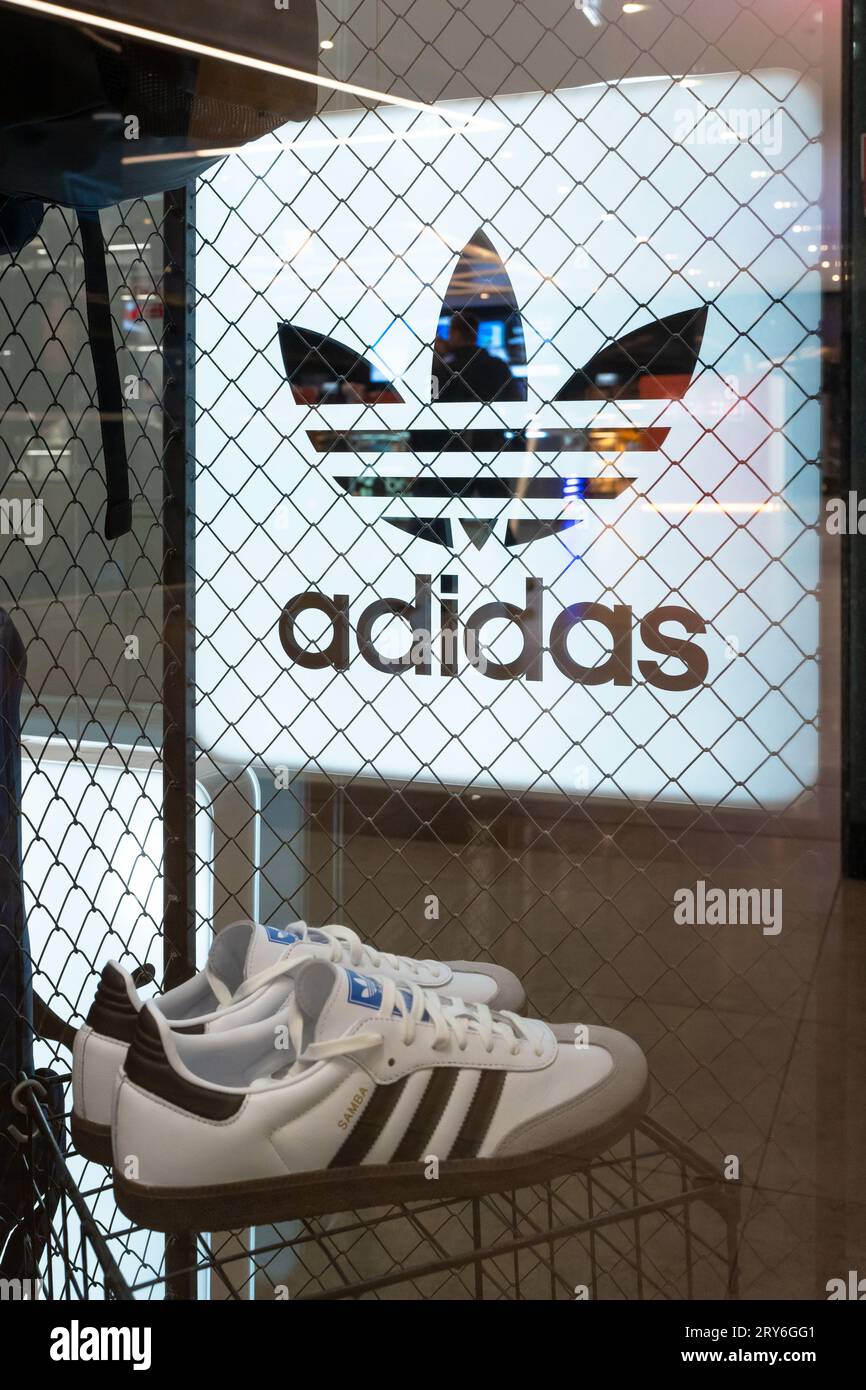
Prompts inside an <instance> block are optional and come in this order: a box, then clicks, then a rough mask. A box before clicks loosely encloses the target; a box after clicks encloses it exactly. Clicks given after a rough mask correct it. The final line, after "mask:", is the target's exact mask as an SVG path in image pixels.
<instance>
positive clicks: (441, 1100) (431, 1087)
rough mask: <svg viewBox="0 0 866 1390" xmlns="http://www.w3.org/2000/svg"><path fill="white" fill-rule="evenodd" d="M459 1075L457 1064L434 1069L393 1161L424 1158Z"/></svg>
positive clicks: (400, 1161) (409, 1161) (403, 1161)
mask: <svg viewBox="0 0 866 1390" xmlns="http://www.w3.org/2000/svg"><path fill="white" fill-rule="evenodd" d="M459 1075H460V1073H459V1071H458V1070H457V1068H456V1067H440V1068H439V1069H438V1071H434V1073H433V1075H432V1076H431V1077H430V1080H429V1081H428V1082H427V1085H426V1087H425V1089H424V1094H423V1095H422V1097H421V1099H420V1101H419V1103H418V1109H417V1110H416V1111H415V1114H414V1115H413V1116H412V1118H411V1120H410V1121H409V1128H408V1129H407V1130H406V1133H405V1134H404V1135H403V1138H402V1139H401V1140H400V1143H399V1144H398V1145H397V1148H396V1150H395V1151H394V1154H393V1156H392V1158H391V1162H392V1163H411V1162H412V1161H413V1160H414V1159H421V1158H424V1156H425V1153H426V1149H427V1145H428V1144H429V1143H430V1140H431V1139H432V1138H433V1132H434V1130H435V1129H436V1126H437V1125H438V1123H439V1121H440V1120H441V1119H442V1116H443V1115H444V1114H445V1107H446V1105H447V1104H448V1102H449V1100H450V1099H451V1092H452V1091H453V1090H454V1087H455V1085H456V1084H457V1077H458V1076H459Z"/></svg>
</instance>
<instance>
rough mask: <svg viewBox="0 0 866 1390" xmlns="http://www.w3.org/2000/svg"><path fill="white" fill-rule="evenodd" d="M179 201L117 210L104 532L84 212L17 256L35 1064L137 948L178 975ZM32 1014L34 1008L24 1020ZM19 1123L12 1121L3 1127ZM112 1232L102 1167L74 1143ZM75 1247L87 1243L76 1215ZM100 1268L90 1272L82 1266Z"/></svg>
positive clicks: (134, 1261)
mask: <svg viewBox="0 0 866 1390" xmlns="http://www.w3.org/2000/svg"><path fill="white" fill-rule="evenodd" d="M163 218H164V213H163V208H162V200H161V199H157V200H153V201H152V202H150V203H145V202H138V203H135V204H133V205H128V206H125V207H124V208H123V209H122V210H117V211H115V212H111V213H106V214H103V231H104V234H105V241H106V247H107V252H106V255H107V263H108V272H109V286H110V293H111V307H112V315H113V319H114V327H115V335H116V338H117V340H118V343H119V352H120V371H121V378H122V381H123V383H124V396H125V403H126V425H127V442H128V447H129V459H130V469H131V473H132V479H133V482H132V492H133V496H134V498H135V499H136V500H135V502H134V529H133V532H132V534H131V535H129V536H127V537H125V538H123V539H122V540H120V541H116V542H113V543H107V542H106V541H105V540H104V538H103V516H104V509H105V481H104V477H103V472H102V459H101V445H100V434H99V418H98V414H97V412H96V409H95V382H94V376H93V366H92V359H91V353H90V347H89V343H88V337H87V320H86V308H85V287H84V273H83V265H82V258H81V250H80V243H79V241H78V238H77V234H76V227H75V219H74V215H73V214H70V213H64V212H63V211H61V210H50V211H49V212H48V214H47V215H46V218H45V222H44V224H43V227H42V231H41V234H40V235H39V236H38V237H37V238H36V239H35V240H34V241H33V242H32V243H31V244H30V245H29V246H27V247H26V248H25V249H24V250H23V251H21V252H20V253H19V254H18V255H17V256H15V257H6V256H3V257H0V353H2V360H0V367H2V371H0V422H2V429H0V449H2V473H3V479H4V482H3V498H4V499H8V500H9V501H10V503H13V504H14V503H15V502H19V503H20V504H21V505H22V507H23V508H24V510H23V512H22V513H21V515H22V516H23V517H24V518H25V523H26V524H25V527H24V529H23V530H22V529H20V528H19V529H18V530H16V529H15V526H14V522H15V520H16V514H15V512H14V510H10V511H9V512H8V513H5V516H6V519H7V521H9V522H10V525H9V526H8V527H4V534H3V537H2V541H0V544H2V555H3V559H2V566H0V573H2V581H0V593H2V597H0V604H2V606H3V607H4V608H5V609H6V610H7V611H8V612H9V614H10V616H11V617H12V619H13V621H14V622H15V625H16V627H17V629H18V631H19V633H20V635H21V638H22V641H23V644H24V647H25V650H26V655H27V679H26V684H25V689H24V693H23V698H22V782H23V800H22V841H23V843H22V851H23V872H24V885H25V906H26V910H27V919H28V929H29V941H30V957H31V958H30V962H29V963H30V965H31V967H32V972H33V987H34V991H35V993H36V995H37V996H38V999H39V1000H41V1001H42V1002H43V1003H44V1004H45V1005H46V1006H47V1007H48V1009H50V1010H51V1011H53V1013H54V1015H55V1019H54V1024H53V1026H52V1024H51V1023H48V1024H47V1025H46V1024H45V1020H44V1019H43V1018H41V1016H40V1009H39V1006H38V1005H37V1028H38V1031H39V1033H40V1034H44V1035H45V1036H42V1037H40V1038H39V1039H38V1040H37V1043H36V1048H35V1058H34V1060H35V1062H36V1065H37V1066H42V1067H53V1068H54V1070H55V1072H58V1073H61V1074H65V1073H67V1072H68V1070H69V1056H68V1053H67V1051H66V1050H65V1048H64V1047H62V1046H59V1045H58V1044H57V1043H56V1042H55V1043H51V1042H49V1041H47V1040H46V1037H47V1036H54V1035H56V1033H57V1025H58V1024H60V1025H63V1024H71V1025H72V1026H73V1027H74V1026H76V1025H77V1024H79V1023H80V1022H82V1021H83V1017H84V1015H85V1014H86V1012H87V1009H88V1007H89V1005H90V1001H91V999H92V995H93V990H94V986H95V980H96V977H97V975H98V972H99V970H100V969H101V968H102V965H103V964H104V962H105V961H106V960H108V959H111V958H115V959H118V960H122V961H124V962H125V963H126V964H127V966H128V967H129V969H131V970H134V971H136V972H138V978H139V979H141V980H142V982H144V981H145V980H146V979H148V978H155V979H156V980H157V981H160V980H161V979H162V978H163V973H164V967H163V957H164V941H163V932H162V927H163V822H162V815H163V778H162V765H161V750H162V740H163V723H164V720H163V705H162V700H163V691H162V679H163V676H162V673H163V594H162V588H161V584H162V574H163V546H164V541H163V520H164V518H163V509H164V480H163V449H164V429H163V409H162V399H163V385H164V382H163V356H162V348H163V333H164V326H165V312H164V309H165V306H164V300H163V280H164V264H165V262H166V255H165V248H164V238H163V231H164V222H163ZM23 1026H24V1024H23V1020H22V1027H23ZM6 1140H7V1137H6V1136H4V1141H6ZM70 1162H71V1163H72V1166H73V1170H74V1172H75V1173H76V1174H77V1176H78V1177H79V1178H80V1180H81V1181H82V1182H83V1184H84V1185H85V1187H86V1188H87V1189H88V1191H89V1193H90V1196H91V1198H92V1200H93V1202H94V1205H95V1210H96V1213H97V1215H98V1217H99V1218H100V1219H101V1220H103V1221H104V1222H105V1224H106V1226H107V1228H108V1229H114V1228H115V1227H116V1226H117V1214H116V1212H115V1211H114V1205H113V1201H112V1199H111V1188H110V1182H109V1183H107V1184H106V1182H105V1174H104V1173H103V1171H102V1170H101V1169H98V1168H95V1167H93V1166H88V1165H84V1164H83V1163H82V1161H81V1160H80V1159H77V1158H75V1157H74V1155H73V1156H71V1157H70ZM70 1228H71V1229H70V1230H69V1232H68V1238H69V1244H68V1248H67V1257H68V1258H69V1259H70V1260H71V1261H72V1265H73V1268H78V1274H79V1278H81V1269H80V1267H79V1266H78V1262H79V1260H80V1257H81V1252H82V1250H83V1246H80V1245H79V1240H78V1234H77V1227H76V1226H75V1222H74V1217H73V1218H72V1219H71V1221H70ZM124 1245H125V1247H126V1249H127V1252H128V1255H127V1258H126V1259H125V1260H122V1261H121V1264H123V1265H124V1266H125V1269H126V1271H127V1273H128V1271H129V1270H130V1269H134V1270H137V1269H138V1267H139V1263H140V1261H141V1260H148V1261H149V1260H155V1261H156V1267H157V1268H159V1269H161V1267H162V1245H163V1241H162V1238H161V1237H157V1236H153V1235H151V1234H149V1233H141V1234H136V1233H132V1234H130V1235H129V1236H128V1238H127V1239H126V1240H125V1242H124ZM84 1282H85V1283H86V1280H85V1281H84Z"/></svg>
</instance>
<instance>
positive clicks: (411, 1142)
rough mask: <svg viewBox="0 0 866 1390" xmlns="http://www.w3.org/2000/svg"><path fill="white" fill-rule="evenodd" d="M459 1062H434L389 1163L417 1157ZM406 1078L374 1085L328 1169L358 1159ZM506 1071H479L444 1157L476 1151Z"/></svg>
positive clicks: (461, 1156) (379, 1129)
mask: <svg viewBox="0 0 866 1390" xmlns="http://www.w3.org/2000/svg"><path fill="white" fill-rule="evenodd" d="M460 1075H461V1072H460V1069H459V1068H458V1067H437V1068H436V1069H435V1070H434V1071H433V1073H432V1074H431V1076H430V1079H429V1080H428V1082H427V1085H426V1086H425V1088H424V1092H423V1094H422V1096H421V1099H420V1101H419V1102H418V1105H417V1106H416V1108H415V1111H414V1113H413V1115H412V1117H411V1119H410V1120H409V1123H408V1125H407V1126H406V1131H405V1133H404V1135H403V1137H402V1139H401V1140H400V1142H399V1143H398V1145H397V1147H396V1149H395V1150H394V1153H393V1154H392V1155H391V1158H390V1159H389V1160H388V1162H389V1163H413V1162H420V1161H421V1160H422V1159H423V1158H425V1157H426V1150H427V1147H428V1145H429V1143H430V1140H431V1139H432V1138H433V1135H434V1134H435V1132H436V1129H437V1127H438V1125H439V1122H440V1120H441V1119H442V1116H443V1115H444V1114H445V1110H446V1107H447V1105H448V1102H449V1101H450V1099H451V1097H452V1095H453V1093H454V1087H455V1086H456V1084H457V1079H458V1077H459V1076H460ZM408 1080H409V1078H408V1077H403V1079H402V1081H395V1082H394V1083H393V1084H391V1085H387V1086H376V1087H375V1088H374V1090H373V1093H372V1096H371V1097H370V1099H369V1100H368V1101H367V1104H366V1105H365V1107H364V1109H363V1110H362V1111H361V1114H360V1115H359V1116H358V1119H357V1120H356V1121H355V1124H354V1126H353V1128H352V1132H351V1134H349V1136H348V1137H347V1138H346V1139H345V1140H344V1142H343V1143H342V1144H341V1145H340V1148H339V1149H338V1150H337V1152H336V1153H335V1154H334V1157H333V1158H332V1159H331V1162H330V1163H329V1165H328V1166H329V1168H347V1167H349V1166H351V1165H356V1164H359V1163H362V1162H363V1161H364V1159H365V1158H366V1157H367V1155H368V1154H369V1152H370V1150H371V1149H372V1147H373V1145H374V1144H375V1143H376V1140H377V1139H378V1138H379V1136H380V1135H381V1133H382V1130H383V1129H384V1127H385V1125H386V1124H387V1122H388V1120H389V1119H390V1118H391V1115H392V1114H393V1113H394V1110H395V1109H396V1107H397V1105H398V1103H399V1101H400V1098H401V1096H402V1095H403V1092H404V1090H405V1089H406V1083H407V1081H408ZM504 1085H505V1072H504V1071H483V1072H481V1074H480V1075H479V1078H478V1085H477V1086H476V1088H475V1092H474V1094H473V1096H472V1100H471V1102H470V1104H469V1108H468V1110H467V1111H466V1114H465V1116H464V1119H463V1123H462V1125H461V1126H460V1130H459V1133H458V1134H457V1138H456V1139H455V1140H454V1143H453V1144H452V1145H451V1148H450V1151H449V1152H448V1153H447V1154H440V1155H439V1157H440V1158H442V1159H464V1158H475V1157H476V1156H477V1154H478V1151H479V1150H480V1148H481V1146H482V1144H483V1143H484V1140H485V1138H486V1136H487V1132H488V1130H489V1129H490V1125H491V1123H492V1121H493V1117H494V1115H495V1114H496V1107H497V1106H498V1104H499V1100H500V1097H501V1095H502V1088H503V1087H504Z"/></svg>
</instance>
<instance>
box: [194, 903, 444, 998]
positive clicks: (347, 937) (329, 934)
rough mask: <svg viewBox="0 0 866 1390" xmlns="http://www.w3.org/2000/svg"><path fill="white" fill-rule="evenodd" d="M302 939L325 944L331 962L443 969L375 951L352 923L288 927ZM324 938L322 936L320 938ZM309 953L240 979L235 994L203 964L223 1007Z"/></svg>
mask: <svg viewBox="0 0 866 1390" xmlns="http://www.w3.org/2000/svg"><path fill="white" fill-rule="evenodd" d="M287 930H290V931H291V932H292V933H293V934H294V935H295V936H297V937H298V938H299V940H301V941H307V940H309V941H311V942H312V943H313V944H315V945H317V946H327V947H328V955H327V957H326V959H327V960H330V961H333V963H334V965H351V966H352V967H353V968H354V969H357V967H358V966H365V967H366V968H367V969H368V970H381V969H382V965H383V963H387V965H389V966H390V968H391V969H392V970H394V971H396V972H397V973H398V974H400V975H404V976H411V975H418V974H420V967H421V966H423V967H424V968H425V970H429V971H430V972H432V974H433V977H434V979H435V978H437V977H438V978H443V977H444V974H445V972H444V970H443V968H442V966H441V965H440V964H439V963H438V962H437V961H433V960H425V961H417V960H412V958H411V957H410V956H396V955H394V954H393V953H392V952H391V951H377V950H375V949H374V948H373V947H372V946H368V945H366V943H365V942H363V941H362V940H361V938H360V936H359V935H358V933H357V932H355V931H352V929H351V927H339V926H330V927H315V928H311V927H308V926H306V924H304V925H303V926H299V927H298V928H297V930H296V929H295V927H294V926H293V927H291V928H288V929H287ZM322 938H324V940H323V939H322ZM306 959H308V957H301V958H300V959H298V960H291V959H290V960H278V961H276V962H275V963H274V964H273V965H268V966H266V967H265V969H264V970H260V971H258V973H257V974H255V975H250V977H249V978H248V979H246V980H244V981H243V983H242V984H240V985H239V986H238V988H237V989H236V990H235V992H234V994H232V992H231V990H230V989H229V988H228V986H227V985H226V984H225V983H224V982H223V981H222V980H221V979H220V978H219V976H218V975H214V974H213V973H212V971H210V970H209V969H207V967H206V968H205V975H206V976H207V982H208V984H209V985H210V987H211V991H212V993H213V996H214V998H215V999H216V1001H217V1005H218V1007H219V1008H221V1009H224V1008H226V1006H227V1005H229V1004H237V1003H238V1002H239V1001H240V1000H241V999H246V998H247V997H248V995H250V994H254V993H255V991H256V990H258V989H261V988H262V986H263V985H266V984H269V983H270V982H271V981H272V980H276V979H279V978H280V976H282V975H286V974H289V973H290V972H291V970H293V969H294V967H295V966H296V965H299V964H300V961H301V960H306Z"/></svg>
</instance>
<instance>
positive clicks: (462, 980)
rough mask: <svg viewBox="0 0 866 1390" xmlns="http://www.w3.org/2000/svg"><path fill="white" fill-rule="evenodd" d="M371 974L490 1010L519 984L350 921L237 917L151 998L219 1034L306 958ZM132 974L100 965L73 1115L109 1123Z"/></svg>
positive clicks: (139, 1003)
mask: <svg viewBox="0 0 866 1390" xmlns="http://www.w3.org/2000/svg"><path fill="white" fill-rule="evenodd" d="M310 959H313V960H323V961H329V962H333V963H335V964H337V963H340V964H344V965H346V966H351V967H352V968H355V969H358V968H360V969H362V970H370V971H375V972H376V974H377V975H381V976H383V977H385V978H388V979H391V980H395V981H399V982H401V983H404V984H410V983H414V984H417V985H420V986H423V987H424V988H426V989H430V990H433V991H436V992H441V993H443V994H444V993H453V994H459V995H460V996H461V997H462V998H465V999H467V1000H473V1001H477V1002H479V1003H491V1004H493V1005H494V1006H496V1007H506V1006H507V1007H512V1008H519V1007H520V1006H521V1004H522V1002H523V989H522V987H521V985H520V983H519V981H518V980H517V978H516V977H515V976H514V975H512V973H511V972H510V971H508V970H505V969H503V968H502V967H501V966H496V965H492V964H488V963H486V962H467V961H457V962H454V963H452V964H447V963H444V962H438V961H433V960H415V959H413V958H412V957H409V956H399V955H394V954H392V953H390V952H386V951H378V950H376V949H375V947H373V946H370V945H367V944H366V943H364V942H363V941H361V939H360V937H359V936H358V935H357V933H356V932H354V931H352V930H351V929H350V928H348V927H339V926H331V927H327V928H321V929H319V928H310V927H308V926H307V925H306V923H304V922H295V923H293V924H292V925H291V926H289V927H282V928H281V927H270V926H263V925H260V924H255V923H252V922H236V923H234V924H233V925H232V926H230V927H226V928H224V929H223V930H222V931H221V932H219V933H218V935H217V936H216V937H215V938H214V942H213V945H212V947H211V950H210V954H209V956H208V961H207V965H206V966H205V969H204V970H202V971H199V972H198V974H197V975H195V976H193V978H192V979H191V980H187V981H186V982H185V983H183V984H181V985H179V986H177V988H175V989H172V990H169V991H168V992H167V993H166V994H163V995H160V996H158V997H156V998H155V999H153V1000H152V1001H151V1005H152V1007H153V1008H154V1009H155V1010H156V1012H158V1013H159V1014H160V1015H161V1016H162V1017H163V1018H164V1019H165V1020H166V1021H167V1022H168V1023H169V1025H170V1026H171V1027H172V1028H174V1029H180V1030H183V1031H185V1032H192V1033H220V1032H225V1031H227V1030H229V1029H234V1028H237V1027H239V1026H242V1025H245V1024H250V1023H255V1022H257V1021H259V1020H261V1019H266V1018H269V1017H270V1016H271V1015H272V1014H273V1013H274V1012H275V1011H276V1010H277V1009H279V1008H280V1007H281V1006H282V1005H283V1004H285V1002H286V1000H287V999H288V997H289V996H290V994H291V991H292V989H293V975H294V973H295V971H296V968H297V967H298V966H299V965H300V964H301V963H302V962H303V961H305V960H310ZM143 1003H144V1001H143V999H142V998H141V996H140V995H139V993H138V990H137V989H136V986H135V984H134V982H133V979H132V976H131V975H130V974H129V972H128V971H126V970H124V969H123V967H122V966H120V965H118V964H117V963H116V962H113V961H112V962H109V964H108V965H107V966H106V968H105V970H104V971H103V975H102V979H101V981H100V986H99V989H98V990H97V997H96V999H95V1000H94V1005H93V1007H92V1009H91V1011H90V1014H89V1015H88V1018H87V1022H86V1023H85V1025H84V1026H83V1027H82V1028H80V1029H79V1031H78V1034H77V1036H76V1040H75V1046H74V1049H73V1069H72V1078H73V1109H74V1112H75V1114H76V1116H78V1117H79V1118H80V1119H82V1120H84V1121H86V1122H88V1123H90V1124H96V1125H99V1126H102V1127H107V1126H108V1124H109V1123H110V1118H111V1096H112V1092H113V1087H114V1079H115V1076H116V1073H117V1071H118V1069H119V1068H120V1067H121V1066H122V1065H123V1063H124V1059H125V1057H126V1050H127V1047H128V1046H129V1042H130V1040H131V1037H132V1035H133V1033H134V1031H135V1023H136V1019H137V1015H138V1013H139V1012H140V1010H141V1008H142V1007H143Z"/></svg>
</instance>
